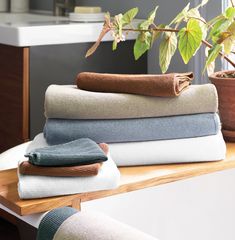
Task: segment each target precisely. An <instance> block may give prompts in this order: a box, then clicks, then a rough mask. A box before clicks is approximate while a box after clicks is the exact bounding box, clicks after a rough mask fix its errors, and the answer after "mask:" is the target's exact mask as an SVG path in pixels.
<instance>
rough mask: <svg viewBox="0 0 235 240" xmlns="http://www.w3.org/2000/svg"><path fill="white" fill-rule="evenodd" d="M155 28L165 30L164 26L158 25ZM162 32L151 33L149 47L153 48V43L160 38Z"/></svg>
mask: <svg viewBox="0 0 235 240" xmlns="http://www.w3.org/2000/svg"><path fill="white" fill-rule="evenodd" d="M157 28H165V25H164V24H159V25H158V26H157ZM161 34H162V32H160V31H153V33H152V39H151V46H153V43H154V42H155V41H156V40H157V39H158V38H159V37H160V36H161Z"/></svg>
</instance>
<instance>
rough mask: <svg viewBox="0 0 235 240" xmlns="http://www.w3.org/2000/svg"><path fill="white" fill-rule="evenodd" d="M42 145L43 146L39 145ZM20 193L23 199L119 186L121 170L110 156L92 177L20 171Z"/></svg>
mask: <svg viewBox="0 0 235 240" xmlns="http://www.w3.org/2000/svg"><path fill="white" fill-rule="evenodd" d="M37 147H42V146H37ZM18 177H19V182H18V193H19V196H20V198H21V199H32V198H45V197H52V196H59V195H69V194H76V193H84V192H92V191H99V190H108V189H114V188H117V187H118V185H119V180H120V172H119V170H118V169H117V167H116V165H115V163H114V162H113V160H112V159H111V157H110V156H108V160H107V161H105V162H104V163H103V164H102V167H101V168H100V171H99V173H98V175H96V176H91V177H46V176H28V175H22V174H20V173H18Z"/></svg>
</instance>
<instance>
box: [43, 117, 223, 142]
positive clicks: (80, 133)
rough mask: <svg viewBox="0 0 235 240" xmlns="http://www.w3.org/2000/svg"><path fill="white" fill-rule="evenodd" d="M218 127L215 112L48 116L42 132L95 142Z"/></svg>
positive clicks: (203, 132) (209, 131)
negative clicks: (122, 116) (82, 117)
mask: <svg viewBox="0 0 235 240" xmlns="http://www.w3.org/2000/svg"><path fill="white" fill-rule="evenodd" d="M219 130H220V120H219V117H218V115H217V114H213V113H207V114H206V113H205V114H194V115H182V116H173V117H161V118H141V119H121V120H116V119H115V120H64V119H47V122H46V124H45V127H44V135H45V138H46V140H47V142H48V143H49V144H50V145H53V144H59V143H65V142H69V141H72V140H75V139H78V138H85V137H86V138H91V139H93V140H94V141H95V142H97V143H100V142H106V143H114V142H136V141H152V140H166V139H177V138H192V137H201V136H207V135H215V134H217V133H218V131H219Z"/></svg>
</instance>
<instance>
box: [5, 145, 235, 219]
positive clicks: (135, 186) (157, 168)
mask: <svg viewBox="0 0 235 240" xmlns="http://www.w3.org/2000/svg"><path fill="white" fill-rule="evenodd" d="M233 168H235V143H227V156H226V159H225V160H223V161H217V162H201V163H183V164H167V165H152V166H137V167H120V168H119V170H120V173H121V181H120V186H119V187H118V188H117V189H113V190H104V191H97V192H88V193H80V194H74V195H68V196H57V197H51V198H42V199H29V200H20V198H19V196H18V191H17V183H18V177H17V170H16V169H10V170H5V171H1V172H0V204H2V205H4V206H5V207H7V208H9V209H10V210H11V211H13V212H15V213H17V214H18V215H22V216H24V215H29V214H33V213H40V212H45V211H49V210H51V209H54V208H57V207H62V206H72V207H74V208H77V209H80V208H81V203H82V202H85V201H90V200H95V199H100V198H104V197H108V196H112V195H116V194H121V193H126V192H131V191H135V190H140V189H144V188H148V187H153V186H158V185H161V184H166V183H170V182H175V181H179V180H183V179H188V178H192V177H195V176H200V175H204V174H208V173H214V172H217V171H222V170H226V169H233ZM215 184H216V183H215ZM0 215H1V214H0Z"/></svg>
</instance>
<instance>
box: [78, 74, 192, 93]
mask: <svg viewBox="0 0 235 240" xmlns="http://www.w3.org/2000/svg"><path fill="white" fill-rule="evenodd" d="M192 80H193V73H192V72H189V73H169V74H159V75H157V74H154V75H151V74H108V73H92V72H82V73H79V74H78V75H77V86H78V88H80V89H83V90H87V91H93V92H116V93H131V94H139V95H145V96H154V97H174V96H178V95H180V93H181V92H182V91H184V90H185V89H187V88H188V86H189V85H190V84H191V82H192Z"/></svg>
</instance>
